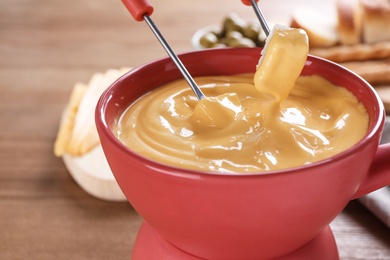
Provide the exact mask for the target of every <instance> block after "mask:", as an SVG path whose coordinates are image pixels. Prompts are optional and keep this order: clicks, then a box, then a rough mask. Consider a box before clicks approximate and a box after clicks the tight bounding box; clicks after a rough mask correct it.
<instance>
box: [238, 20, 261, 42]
mask: <svg viewBox="0 0 390 260" xmlns="http://www.w3.org/2000/svg"><path fill="white" fill-rule="evenodd" d="M242 34H243V35H244V37H246V38H249V39H251V40H252V41H254V42H256V41H258V40H259V37H260V27H259V26H256V25H254V24H248V25H247V26H246V27H244V28H243V32H242Z"/></svg>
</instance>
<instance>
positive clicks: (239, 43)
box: [229, 37, 256, 48]
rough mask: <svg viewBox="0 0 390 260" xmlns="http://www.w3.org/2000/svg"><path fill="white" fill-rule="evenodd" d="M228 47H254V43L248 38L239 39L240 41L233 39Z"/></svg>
mask: <svg viewBox="0 0 390 260" xmlns="http://www.w3.org/2000/svg"><path fill="white" fill-rule="evenodd" d="M229 46H230V47H248V48H252V47H256V44H255V42H253V41H252V40H251V39H248V38H244V37H243V38H240V39H233V40H232V41H230V42H229Z"/></svg>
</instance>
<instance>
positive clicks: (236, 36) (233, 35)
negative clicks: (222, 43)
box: [225, 31, 243, 40]
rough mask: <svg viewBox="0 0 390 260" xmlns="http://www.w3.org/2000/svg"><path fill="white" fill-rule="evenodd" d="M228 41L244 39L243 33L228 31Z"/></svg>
mask: <svg viewBox="0 0 390 260" xmlns="http://www.w3.org/2000/svg"><path fill="white" fill-rule="evenodd" d="M225 37H226V39H228V40H233V39H240V38H242V37H243V35H242V33H240V32H238V31H228V32H226V35H225Z"/></svg>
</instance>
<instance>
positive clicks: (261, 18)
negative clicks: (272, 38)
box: [241, 0, 270, 36]
mask: <svg viewBox="0 0 390 260" xmlns="http://www.w3.org/2000/svg"><path fill="white" fill-rule="evenodd" d="M258 1H259V0H241V2H243V3H244V4H245V5H252V7H253V10H254V11H255V14H256V16H257V18H258V19H259V21H260V24H261V27H262V28H263V30H264V32H265V35H267V36H268V35H269V34H270V29H269V26H268V23H267V21H266V20H265V18H264V15H263V13H262V12H261V10H260V8H259V6H258V5H257V2H258Z"/></svg>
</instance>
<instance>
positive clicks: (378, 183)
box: [352, 143, 390, 199]
mask: <svg viewBox="0 0 390 260" xmlns="http://www.w3.org/2000/svg"><path fill="white" fill-rule="evenodd" d="M386 185H390V143H388V144H382V145H379V147H378V151H377V152H376V154H375V157H374V160H373V162H372V164H371V167H370V169H369V171H368V174H367V176H366V179H365V180H364V181H363V182H362V184H361V185H360V187H359V189H358V190H357V192H356V193H355V195H354V197H353V198H352V199H356V198H359V197H361V196H364V195H366V194H368V193H370V192H372V191H375V190H377V189H380V188H382V187H384V186H386Z"/></svg>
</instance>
